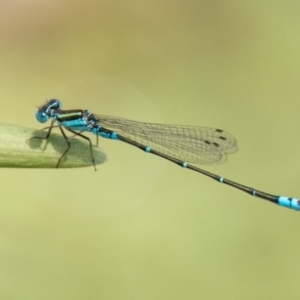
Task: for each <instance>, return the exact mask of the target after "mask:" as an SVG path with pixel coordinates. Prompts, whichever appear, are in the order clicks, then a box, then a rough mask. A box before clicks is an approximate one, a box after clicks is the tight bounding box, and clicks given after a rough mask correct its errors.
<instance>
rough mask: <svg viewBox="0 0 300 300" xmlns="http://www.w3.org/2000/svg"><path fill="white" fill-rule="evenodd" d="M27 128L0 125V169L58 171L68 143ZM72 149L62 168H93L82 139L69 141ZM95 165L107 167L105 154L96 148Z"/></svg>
mask: <svg viewBox="0 0 300 300" xmlns="http://www.w3.org/2000/svg"><path fill="white" fill-rule="evenodd" d="M35 136H39V137H45V136H46V132H45V131H41V130H35V129H30V128H26V127H21V126H16V125H10V124H3V123H0V167H5V168H56V164H57V162H58V160H59V158H60V157H61V156H62V154H63V153H64V151H65V150H66V149H67V143H66V141H65V139H64V138H63V136H62V135H59V134H54V133H53V134H51V136H50V137H49V139H47V140H45V139H30V138H32V137H35ZM69 140H70V143H71V148H70V150H69V151H68V152H67V154H66V155H65V156H64V158H63V159H62V161H61V163H60V165H59V168H79V167H87V166H93V164H92V158H91V151H90V146H89V143H87V142H86V141H84V140H83V139H82V138H78V137H69ZM93 155H94V159H95V163H96V164H97V165H98V164H101V163H104V162H105V161H106V159H107V157H106V154H105V153H103V152H102V151H101V149H99V148H97V147H95V146H93Z"/></svg>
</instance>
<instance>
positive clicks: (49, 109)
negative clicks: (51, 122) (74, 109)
mask: <svg viewBox="0 0 300 300" xmlns="http://www.w3.org/2000/svg"><path fill="white" fill-rule="evenodd" d="M60 108H61V102H60V101H59V100H57V99H51V100H48V101H47V102H46V104H45V105H43V106H42V107H39V108H38V111H37V112H36V114H35V117H36V119H37V120H38V121H39V122H40V123H45V122H47V121H48V119H49V118H50V117H52V116H53V114H54V113H55V111H56V110H58V109H60Z"/></svg>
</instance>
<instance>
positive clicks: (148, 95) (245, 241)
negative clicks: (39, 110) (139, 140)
mask: <svg viewBox="0 0 300 300" xmlns="http://www.w3.org/2000/svg"><path fill="white" fill-rule="evenodd" d="M299 9H300V3H299V2H297V1H288V2H284V1H267V0H260V1H258V0H256V1H204V0H203V1H200V0H199V1H166V0H162V1H158V0H154V1H153V0H152V1H137V0H131V1H129V0H125V1H115V0H109V1H105V0H100V1H95V0H94V1H93V0H88V1H70V0H63V1H62V0H60V1H58V0H51V1H45V0H44V1H37V0H27V1H23V0H13V1H8V0H6V1H1V2H0V37H1V39H0V66H1V68H0V78H1V80H0V87H1V88H0V103H1V108H2V109H1V112H0V116H1V122H4V123H11V124H16V125H22V126H27V127H31V128H36V129H39V128H42V127H43V124H39V123H38V122H37V121H36V119H35V112H36V106H38V105H41V104H43V103H44V102H45V100H46V99H50V98H52V97H55V98H59V99H61V100H62V101H63V104H64V108H66V109H72V108H85V109H89V110H91V111H92V112H95V113H99V114H108V115H115V116H120V117H125V118H129V119H134V120H138V121H148V122H156V123H171V124H172V123H174V124H187V125H202V126H209V127H216V128H222V129H224V130H227V131H229V132H230V133H232V134H233V135H234V136H235V137H236V138H237V139H238V142H239V152H237V153H235V154H233V155H231V156H230V157H229V161H228V162H227V163H226V164H223V165H217V166H211V167H210V166H205V167H204V168H205V169H206V170H208V171H210V172H213V173H216V174H219V175H222V176H224V177H226V178H229V179H231V180H235V181H237V182H240V183H242V184H245V185H249V186H253V187H254V188H256V189H259V190H263V191H265V192H269V193H272V194H275V195H277V194H278V195H287V196H295V197H300V185H299V176H298V174H299V170H300V161H299V160H298V151H299V147H300V135H299V128H300V127H299V124H298V110H299V108H300V105H299V94H300V84H299V79H300V55H299V53H300V29H299V28H300V24H299V23H300V18H299ZM99 146H100V147H101V149H103V151H104V152H105V153H107V155H108V157H109V159H108V161H107V162H106V163H105V164H103V165H100V166H98V171H97V172H94V170H93V167H92V166H91V167H88V168H82V169H69V170H66V169H58V170H55V169H51V170H50V169H49V170H46V169H45V170H38V169H23V170H22V169H1V171H0V172H1V183H0V187H1V197H0V199H1V201H0V298H1V299H43V300H47V299H231V300H232V299H272V300H274V299H299V298H300V291H299V288H298V285H297V278H298V277H299V276H298V275H299V269H300V259H299V252H300V237H299V227H300V215H299V214H297V213H296V212H294V211H290V210H288V209H284V208H280V207H278V206H276V205H272V204H270V203H267V202H266V201H263V200H260V199H258V198H253V197H251V196H249V195H247V194H245V193H242V192H240V191H238V190H235V189H233V188H231V187H228V186H225V185H220V184H217V183H216V182H214V181H213V180H211V179H209V178H206V177H205V176H202V175H200V174H198V173H195V172H192V171H189V170H185V169H181V168H179V167H177V166H175V165H173V164H172V163H169V162H168V161H166V160H163V159H161V158H159V157H156V156H154V155H149V154H148V155H147V154H145V153H143V152H142V151H140V150H138V149H135V148H134V147H131V146H129V145H126V144H122V143H120V142H115V141H110V140H104V139H101V140H100V145H99ZM200 167H201V166H200Z"/></svg>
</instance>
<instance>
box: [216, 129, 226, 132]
mask: <svg viewBox="0 0 300 300" xmlns="http://www.w3.org/2000/svg"><path fill="white" fill-rule="evenodd" d="M223 131H224V130H222V129H216V132H223Z"/></svg>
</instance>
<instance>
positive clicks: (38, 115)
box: [35, 110, 49, 123]
mask: <svg viewBox="0 0 300 300" xmlns="http://www.w3.org/2000/svg"><path fill="white" fill-rule="evenodd" d="M35 117H36V119H37V120H38V121H39V122H40V123H45V122H47V121H48V119H49V117H48V115H47V114H46V113H45V112H43V111H40V110H38V111H37V112H36V114H35Z"/></svg>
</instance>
